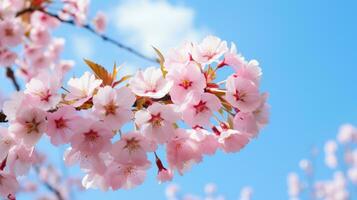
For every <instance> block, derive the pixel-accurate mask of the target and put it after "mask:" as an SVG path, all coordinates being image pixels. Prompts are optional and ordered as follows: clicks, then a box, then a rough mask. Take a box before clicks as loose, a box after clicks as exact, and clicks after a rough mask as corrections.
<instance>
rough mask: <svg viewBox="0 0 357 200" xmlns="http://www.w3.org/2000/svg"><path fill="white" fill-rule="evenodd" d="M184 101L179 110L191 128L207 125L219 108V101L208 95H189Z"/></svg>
mask: <svg viewBox="0 0 357 200" xmlns="http://www.w3.org/2000/svg"><path fill="white" fill-rule="evenodd" d="M185 101H186V102H185V103H184V104H183V105H182V108H181V109H182V116H183V120H184V121H185V122H186V123H187V124H188V125H190V126H191V127H194V126H197V125H199V126H206V125H209V124H210V118H211V117H212V115H213V113H214V112H217V111H218V110H219V109H220V107H221V102H220V101H219V99H218V98H217V97H216V96H215V95H213V94H210V93H203V94H197V93H190V95H188V96H187V99H186V100H185Z"/></svg>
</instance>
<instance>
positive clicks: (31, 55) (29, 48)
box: [24, 43, 44, 62]
mask: <svg viewBox="0 0 357 200" xmlns="http://www.w3.org/2000/svg"><path fill="white" fill-rule="evenodd" d="M24 53H25V58H26V60H29V61H31V62H32V61H34V60H36V59H38V58H39V57H41V56H43V53H44V49H43V47H42V46H40V45H37V44H34V43H31V44H27V45H25V49H24Z"/></svg>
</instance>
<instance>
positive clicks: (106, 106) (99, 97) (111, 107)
mask: <svg viewBox="0 0 357 200" xmlns="http://www.w3.org/2000/svg"><path fill="white" fill-rule="evenodd" d="M134 102H135V96H134V94H133V93H132V92H131V91H130V89H129V88H127V87H122V88H120V89H113V88H111V87H110V86H105V87H104V88H100V89H99V90H98V93H97V94H96V95H95V96H94V97H93V112H94V114H95V115H96V116H97V117H98V118H99V119H100V120H103V122H104V123H105V124H106V125H107V126H108V127H110V128H111V129H113V130H118V129H119V128H120V127H122V126H123V125H124V124H125V123H126V122H128V121H130V120H131V119H132V118H133V113H132V111H131V106H132V105H133V104H134Z"/></svg>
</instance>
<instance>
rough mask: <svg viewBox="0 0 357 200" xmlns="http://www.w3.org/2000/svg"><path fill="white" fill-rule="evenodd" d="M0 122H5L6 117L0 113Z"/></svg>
mask: <svg viewBox="0 0 357 200" xmlns="http://www.w3.org/2000/svg"><path fill="white" fill-rule="evenodd" d="M0 122H7V120H6V115H5V114H4V113H3V112H0Z"/></svg>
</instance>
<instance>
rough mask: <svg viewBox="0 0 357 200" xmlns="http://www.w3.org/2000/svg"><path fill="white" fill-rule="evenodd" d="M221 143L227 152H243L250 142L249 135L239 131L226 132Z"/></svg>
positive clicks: (220, 140)
mask: <svg viewBox="0 0 357 200" xmlns="http://www.w3.org/2000/svg"><path fill="white" fill-rule="evenodd" d="M219 142H220V143H221V145H222V148H223V150H224V151H225V152H227V153H231V152H237V151H239V150H241V149H242V148H243V147H244V146H245V145H246V144H248V142H249V135H248V134H246V133H242V132H239V131H237V130H232V129H229V130H226V131H224V132H222V134H221V135H220V138H219Z"/></svg>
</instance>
